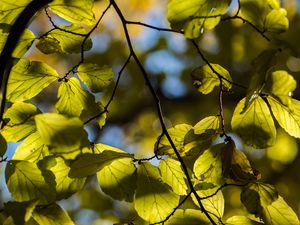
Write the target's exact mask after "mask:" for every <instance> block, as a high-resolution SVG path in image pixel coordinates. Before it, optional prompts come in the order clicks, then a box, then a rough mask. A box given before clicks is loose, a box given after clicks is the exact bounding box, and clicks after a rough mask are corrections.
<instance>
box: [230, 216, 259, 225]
mask: <svg viewBox="0 0 300 225" xmlns="http://www.w3.org/2000/svg"><path fill="white" fill-rule="evenodd" d="M259 224H263V223H259V222H257V221H254V220H251V219H249V218H248V217H246V216H232V217H230V218H228V219H227V220H226V225H259Z"/></svg>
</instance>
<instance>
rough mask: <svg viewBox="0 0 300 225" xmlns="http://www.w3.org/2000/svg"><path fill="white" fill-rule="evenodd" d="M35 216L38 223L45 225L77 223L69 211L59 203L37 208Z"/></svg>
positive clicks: (72, 224) (71, 224)
mask: <svg viewBox="0 0 300 225" xmlns="http://www.w3.org/2000/svg"><path fill="white" fill-rule="evenodd" d="M33 218H34V220H35V221H36V222H37V223H38V224H43V225H75V224H74V222H73V221H72V220H71V218H70V217H69V215H68V214H67V212H66V211H64V210H63V209H62V208H61V207H60V206H59V205H57V204H52V205H49V206H47V207H43V208H39V209H36V210H35V211H34V214H33Z"/></svg>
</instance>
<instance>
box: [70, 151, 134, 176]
mask: <svg viewBox="0 0 300 225" xmlns="http://www.w3.org/2000/svg"><path fill="white" fill-rule="evenodd" d="M121 158H133V155H132V154H129V153H126V152H115V151H111V150H104V151H103V152H101V153H99V154H93V153H85V154H81V155H79V156H78V157H77V159H76V160H75V161H74V162H73V163H72V164H71V170H70V173H69V176H70V177H79V178H80V177H86V176H89V175H92V174H95V173H96V172H98V171H100V170H101V169H103V168H104V167H105V166H108V165H110V164H111V163H112V162H113V161H114V160H117V159H121Z"/></svg>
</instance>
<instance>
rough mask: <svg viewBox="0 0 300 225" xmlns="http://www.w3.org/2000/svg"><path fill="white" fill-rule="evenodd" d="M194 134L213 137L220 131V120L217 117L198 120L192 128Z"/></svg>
mask: <svg viewBox="0 0 300 225" xmlns="http://www.w3.org/2000/svg"><path fill="white" fill-rule="evenodd" d="M193 129H194V133H195V134H206V135H209V136H211V135H213V134H217V133H218V131H219V129H220V118H219V117H218V116H208V117H205V118H204V119H202V120H200V121H199V122H198V123H197V124H196V125H195V126H194V127H193Z"/></svg>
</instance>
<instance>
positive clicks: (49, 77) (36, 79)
mask: <svg viewBox="0 0 300 225" xmlns="http://www.w3.org/2000/svg"><path fill="white" fill-rule="evenodd" d="M57 79H58V74H57V72H56V71H55V70H54V69H53V68H51V67H50V66H48V65H47V64H45V63H43V62H37V61H32V62H30V61H28V60H27V59H20V60H19V61H18V63H17V64H16V65H15V66H13V67H12V70H11V73H10V76H9V80H8V86H7V94H6V97H7V99H8V100H9V101H11V102H16V101H24V100H28V99H31V98H33V97H34V96H36V95H37V94H39V93H40V92H41V91H42V90H43V89H44V88H46V87H47V86H48V85H49V84H51V83H52V82H53V81H55V80H57Z"/></svg>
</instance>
